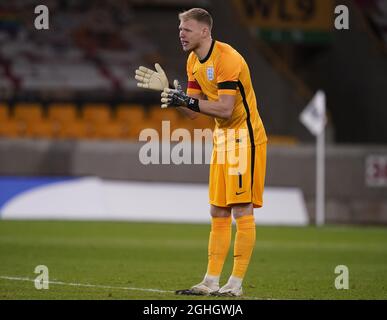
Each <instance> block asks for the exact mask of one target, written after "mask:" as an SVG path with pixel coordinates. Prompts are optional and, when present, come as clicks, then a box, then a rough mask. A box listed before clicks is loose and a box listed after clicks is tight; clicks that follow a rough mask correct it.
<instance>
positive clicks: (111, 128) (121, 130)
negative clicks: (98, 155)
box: [94, 121, 128, 139]
mask: <svg viewBox="0 0 387 320" xmlns="http://www.w3.org/2000/svg"><path fill="white" fill-rule="evenodd" d="M94 130H95V131H94V137H95V138H97V139H125V138H126V137H127V136H128V125H126V124H125V123H123V122H120V121H110V122H107V123H104V124H96V125H95V128H94Z"/></svg>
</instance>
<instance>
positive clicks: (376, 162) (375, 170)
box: [365, 155, 387, 187]
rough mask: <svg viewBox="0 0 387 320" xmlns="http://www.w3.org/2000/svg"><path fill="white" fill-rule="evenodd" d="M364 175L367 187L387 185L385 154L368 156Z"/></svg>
mask: <svg viewBox="0 0 387 320" xmlns="http://www.w3.org/2000/svg"><path fill="white" fill-rule="evenodd" d="M365 176H366V177H365V180H366V185H367V186H368V187H387V155H370V156H368V157H367V159H366V170H365Z"/></svg>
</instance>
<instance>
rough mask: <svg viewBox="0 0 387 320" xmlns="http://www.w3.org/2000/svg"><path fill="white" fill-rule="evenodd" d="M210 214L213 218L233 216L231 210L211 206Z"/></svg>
mask: <svg viewBox="0 0 387 320" xmlns="http://www.w3.org/2000/svg"><path fill="white" fill-rule="evenodd" d="M210 213H211V217H213V218H219V217H229V216H230V215H231V208H227V207H217V206H214V205H211V209H210Z"/></svg>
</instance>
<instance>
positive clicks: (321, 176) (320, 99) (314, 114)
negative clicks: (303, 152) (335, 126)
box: [300, 90, 327, 226]
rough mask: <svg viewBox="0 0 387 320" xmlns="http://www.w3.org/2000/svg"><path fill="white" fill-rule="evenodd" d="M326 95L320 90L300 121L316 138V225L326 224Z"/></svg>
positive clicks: (301, 115)
mask: <svg viewBox="0 0 387 320" xmlns="http://www.w3.org/2000/svg"><path fill="white" fill-rule="evenodd" d="M325 103H326V102H325V93H324V92H323V91H321V90H319V91H318V92H317V93H316V95H315V96H314V97H313V99H312V101H310V102H309V104H308V105H307V106H306V108H305V109H304V111H302V113H301V114H300V121H301V122H302V123H303V124H304V125H305V127H307V128H308V129H309V131H310V132H311V133H312V134H313V135H315V136H316V140H317V143H316V224H317V225H318V226H321V225H323V224H324V223H325V125H326V122H327V121H326V106H325Z"/></svg>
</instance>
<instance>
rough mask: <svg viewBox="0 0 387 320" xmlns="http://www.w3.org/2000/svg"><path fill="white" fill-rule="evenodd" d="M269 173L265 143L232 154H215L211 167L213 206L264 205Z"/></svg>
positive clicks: (211, 200)
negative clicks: (264, 189)
mask: <svg viewBox="0 0 387 320" xmlns="http://www.w3.org/2000/svg"><path fill="white" fill-rule="evenodd" d="M265 174H266V143H262V144H260V145H257V146H255V147H254V148H252V147H243V148H240V149H236V150H232V151H216V150H214V151H213V152H212V157H211V165H210V182H209V199H210V204H212V205H215V206H218V207H229V206H232V205H233V204H240V203H253V205H254V208H259V207H262V205H263V199H262V198H263V188H264V184H265Z"/></svg>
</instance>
